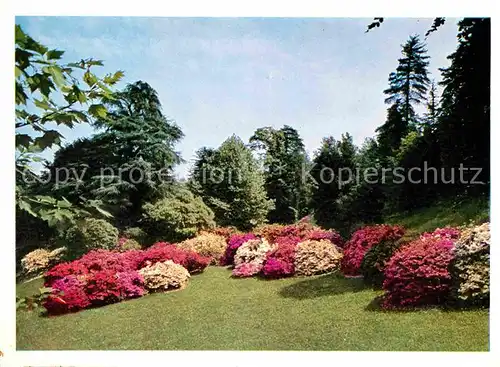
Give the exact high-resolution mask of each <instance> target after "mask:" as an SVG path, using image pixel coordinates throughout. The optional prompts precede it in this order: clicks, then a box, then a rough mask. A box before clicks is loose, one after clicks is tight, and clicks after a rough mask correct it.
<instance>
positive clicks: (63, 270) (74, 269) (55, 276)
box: [44, 261, 89, 287]
mask: <svg viewBox="0 0 500 367" xmlns="http://www.w3.org/2000/svg"><path fill="white" fill-rule="evenodd" d="M88 273H89V270H88V269H87V268H86V267H85V266H84V265H82V264H81V263H79V262H78V261H72V262H65V263H60V264H57V265H56V266H54V267H53V268H52V269H50V270H49V271H47V272H46V273H45V282H44V285H45V286H46V287H52V286H53V284H54V283H55V282H56V281H58V280H60V279H63V278H65V277H67V276H70V275H75V276H82V275H86V274H88Z"/></svg>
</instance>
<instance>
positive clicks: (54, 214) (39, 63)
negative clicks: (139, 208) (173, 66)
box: [15, 25, 123, 226]
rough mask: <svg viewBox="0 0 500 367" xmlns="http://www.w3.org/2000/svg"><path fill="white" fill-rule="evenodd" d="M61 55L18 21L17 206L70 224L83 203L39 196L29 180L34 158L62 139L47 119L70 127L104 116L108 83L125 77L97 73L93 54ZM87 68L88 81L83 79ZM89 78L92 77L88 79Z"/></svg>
mask: <svg viewBox="0 0 500 367" xmlns="http://www.w3.org/2000/svg"><path fill="white" fill-rule="evenodd" d="M63 54H64V51H61V50H56V49H54V50H50V49H48V48H47V47H45V46H44V45H42V44H40V43H39V42H37V41H36V40H34V39H33V38H32V37H30V36H29V35H27V34H26V33H25V32H24V31H23V30H22V28H21V27H20V26H19V25H16V32H15V78H16V80H15V91H16V93H15V94H16V122H15V128H16V149H17V151H16V173H17V177H16V205H17V207H18V208H19V209H21V210H24V211H26V212H28V213H29V214H31V215H33V216H37V217H40V218H41V219H43V220H46V221H47V222H48V223H49V225H51V226H59V225H62V226H66V225H67V223H68V221H69V222H71V221H72V220H73V217H75V216H79V215H80V212H79V210H80V208H79V207H78V205H75V203H70V202H69V201H67V200H65V199H64V198H63V199H62V200H61V199H60V198H59V199H56V198H53V197H51V195H42V196H35V195H33V193H32V192H31V188H30V186H29V185H28V184H27V182H26V181H27V179H28V178H33V177H35V176H36V174H35V173H33V171H32V163H34V162H41V161H43V160H42V159H41V158H40V156H39V154H40V153H41V152H42V151H43V150H45V149H46V148H49V147H52V146H53V145H59V144H60V143H61V141H62V139H63V138H64V137H63V136H62V135H61V134H60V133H59V132H58V131H57V130H52V129H48V128H47V124H49V123H56V124H57V125H65V126H67V127H70V128H72V127H73V126H74V125H75V124H78V123H84V122H91V121H92V120H93V119H94V118H96V117H102V116H105V115H106V111H107V110H106V108H105V107H104V106H103V105H102V104H101V100H103V99H112V98H113V96H112V92H111V90H110V89H109V87H110V86H112V85H114V84H116V83H117V82H118V81H119V80H120V78H121V77H122V76H123V73H122V72H117V73H115V74H112V75H108V76H106V78H104V79H102V78H99V77H98V76H97V75H95V74H94V73H93V69H94V66H102V62H101V61H99V60H93V59H91V58H89V59H85V60H83V59H82V60H81V61H80V62H77V63H62V62H61V58H62V56H63ZM83 72H85V74H84V75H85V76H86V77H83V82H85V84H86V85H84V83H83V82H82V76H81V74H82V73H83ZM89 79H92V81H93V82H92V83H89V82H88V80H89ZM60 101H64V102H60ZM33 203H34V204H35V205H33ZM76 204H80V203H76Z"/></svg>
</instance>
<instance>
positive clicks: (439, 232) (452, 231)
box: [420, 227, 460, 240]
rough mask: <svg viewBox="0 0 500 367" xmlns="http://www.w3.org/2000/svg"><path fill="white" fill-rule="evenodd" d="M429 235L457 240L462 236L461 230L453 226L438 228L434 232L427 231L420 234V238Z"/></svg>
mask: <svg viewBox="0 0 500 367" xmlns="http://www.w3.org/2000/svg"><path fill="white" fill-rule="evenodd" d="M427 237H439V238H448V239H450V240H456V239H458V238H459V237H460V230H459V229H458V228H452V227H445V228H436V229H435V230H434V231H433V232H425V233H423V234H422V235H421V236H420V238H427Z"/></svg>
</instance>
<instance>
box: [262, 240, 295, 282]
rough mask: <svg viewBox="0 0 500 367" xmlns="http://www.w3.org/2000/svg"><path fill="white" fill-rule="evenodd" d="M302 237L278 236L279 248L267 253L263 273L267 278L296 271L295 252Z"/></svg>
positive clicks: (276, 242)
mask: <svg viewBox="0 0 500 367" xmlns="http://www.w3.org/2000/svg"><path fill="white" fill-rule="evenodd" d="M300 241H301V239H300V237H294V236H290V237H278V238H276V241H275V244H276V245H277V246H278V248H277V249H275V250H274V251H272V252H271V253H269V254H268V255H267V258H266V261H265V263H264V267H263V268H262V273H263V275H264V276H265V277H266V278H282V277H287V276H292V275H293V274H294V273H295V265H294V262H295V253H296V251H297V244H298V243H299V242H300Z"/></svg>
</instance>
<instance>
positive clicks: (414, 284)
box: [382, 237, 453, 309]
mask: <svg viewBox="0 0 500 367" xmlns="http://www.w3.org/2000/svg"><path fill="white" fill-rule="evenodd" d="M452 250H453V242H452V240H450V239H448V238H444V237H424V238H420V239H418V240H415V241H413V242H410V243H408V244H406V245H404V246H403V247H401V248H400V249H399V250H398V251H396V253H395V254H394V255H393V256H392V257H391V259H390V260H389V261H388V262H387V264H386V266H385V270H384V278H385V280H384V283H383V288H384V290H385V296H384V301H383V303H382V306H383V307H384V308H387V309H390V308H405V307H417V306H424V305H438V304H441V303H444V302H445V301H447V299H448V297H449V293H450V289H451V276H450V273H449V272H448V267H449V264H450V262H451V261H452V259H453V252H452Z"/></svg>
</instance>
